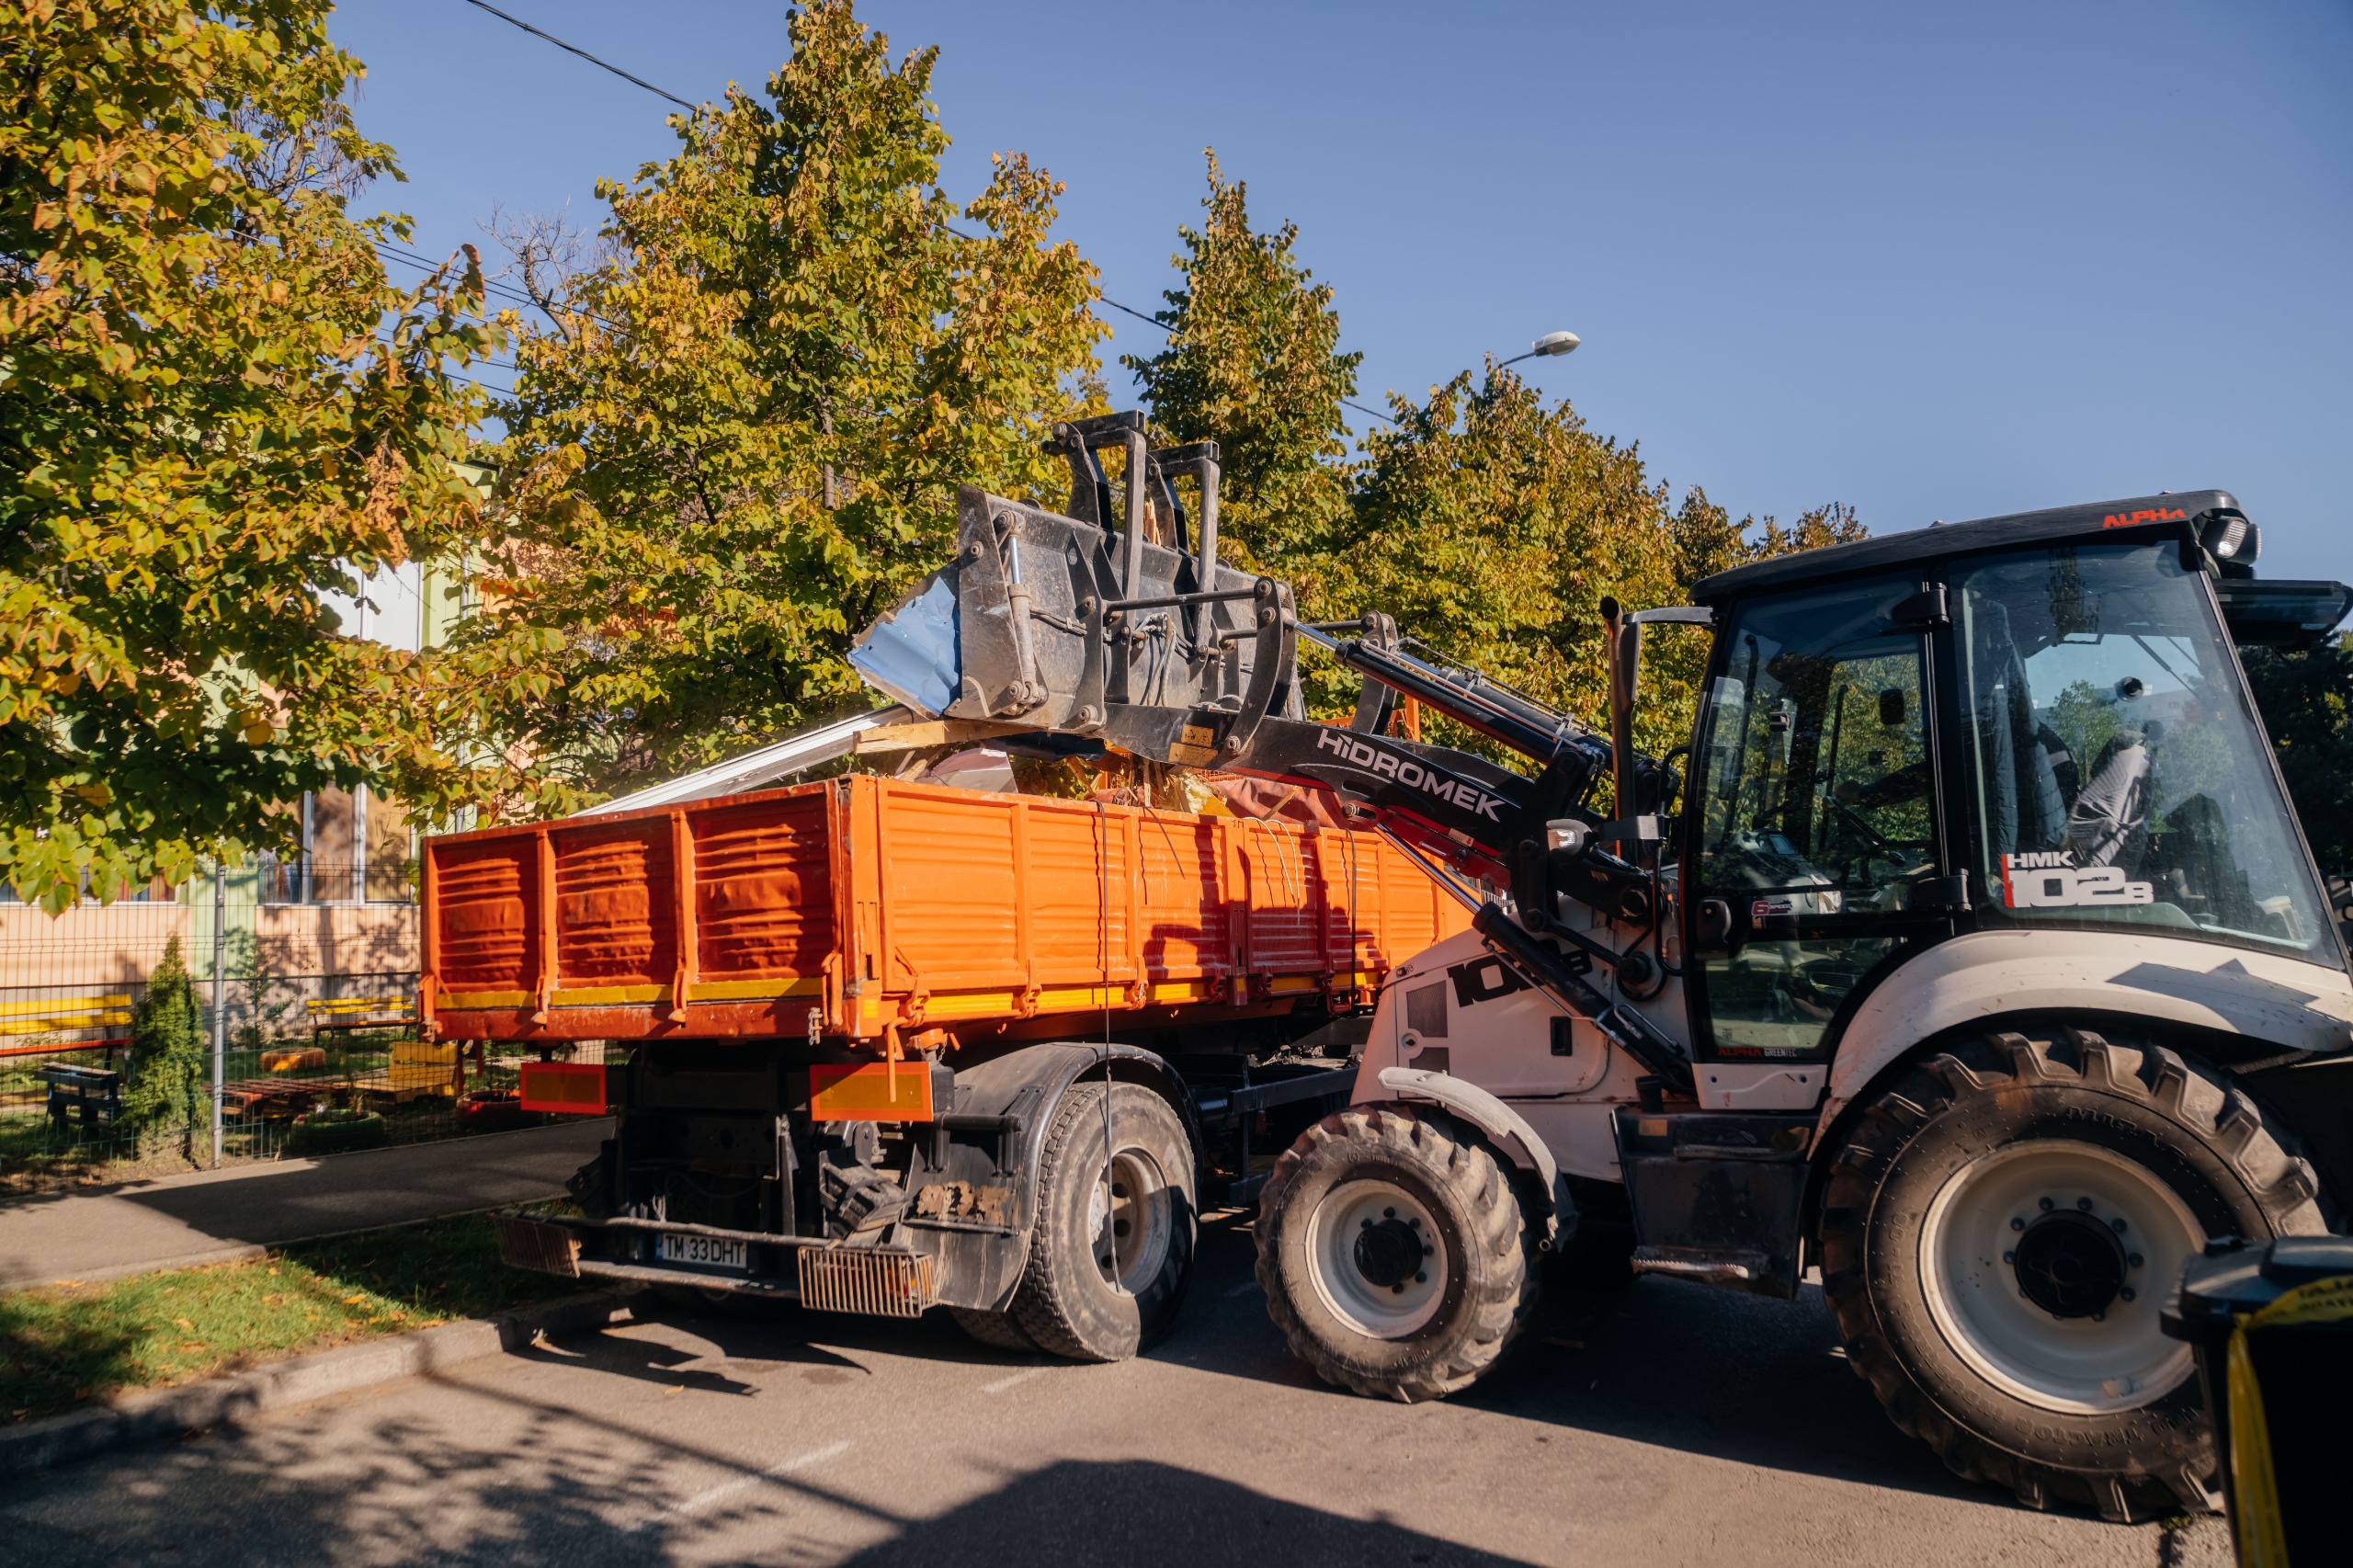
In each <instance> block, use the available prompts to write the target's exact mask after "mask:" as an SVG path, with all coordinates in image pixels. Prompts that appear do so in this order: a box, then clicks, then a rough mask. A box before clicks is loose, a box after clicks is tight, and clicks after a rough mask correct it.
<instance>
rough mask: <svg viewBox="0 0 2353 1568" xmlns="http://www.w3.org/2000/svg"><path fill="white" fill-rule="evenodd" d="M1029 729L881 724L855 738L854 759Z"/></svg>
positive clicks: (980, 722) (962, 722) (966, 722)
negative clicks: (856, 742) (856, 740)
mask: <svg viewBox="0 0 2353 1568" xmlns="http://www.w3.org/2000/svg"><path fill="white" fill-rule="evenodd" d="M1030 728H1032V726H1030V725H1028V724H999V723H995V722H992V721H989V720H986V719H925V720H921V721H918V722H915V723H913V724H883V725H881V726H879V727H877V728H875V729H871V730H868V731H866V732H864V733H861V734H860V735H859V736H858V756H870V755H871V754H873V753H875V752H892V751H921V750H923V749H924V748H925V747H926V746H955V745H968V744H972V742H974V741H988V740H995V738H996V737H997V736H999V735H1017V734H1020V733H1023V732H1024V731H1026V730H1029V729H1030Z"/></svg>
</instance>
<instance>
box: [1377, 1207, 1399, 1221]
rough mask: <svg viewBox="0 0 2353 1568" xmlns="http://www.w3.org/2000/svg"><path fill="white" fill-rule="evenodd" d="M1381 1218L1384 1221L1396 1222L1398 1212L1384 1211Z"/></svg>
mask: <svg viewBox="0 0 2353 1568" xmlns="http://www.w3.org/2000/svg"><path fill="white" fill-rule="evenodd" d="M1381 1218H1382V1219H1384V1220H1394V1219H1395V1218H1397V1210H1394V1209H1383V1210H1381Z"/></svg>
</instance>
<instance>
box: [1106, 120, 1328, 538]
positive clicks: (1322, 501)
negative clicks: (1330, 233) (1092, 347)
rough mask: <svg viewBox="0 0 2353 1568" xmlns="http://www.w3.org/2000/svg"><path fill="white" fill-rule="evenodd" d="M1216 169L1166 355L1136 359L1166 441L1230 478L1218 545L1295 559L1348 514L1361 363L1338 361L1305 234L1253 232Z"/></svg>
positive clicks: (1213, 158) (1244, 201)
mask: <svg viewBox="0 0 2353 1568" xmlns="http://www.w3.org/2000/svg"><path fill="white" fill-rule="evenodd" d="M1205 155H1206V156H1207V158H1208V160H1209V182H1210V189H1209V195H1208V196H1206V197H1204V198H1203V199H1202V201H1201V205H1202V207H1203V208H1204V209H1205V210H1207V213H1208V216H1207V217H1206V218H1205V219H1204V220H1203V221H1202V223H1201V226H1200V227H1199V229H1192V228H1185V227H1180V228H1178V230H1177V231H1176V232H1177V235H1178V237H1179V238H1180V239H1182V240H1183V242H1184V244H1185V249H1184V250H1183V251H1182V252H1180V253H1179V254H1177V255H1176V256H1172V257H1171V258H1170V260H1171V262H1172V263H1173V264H1174V265H1175V267H1176V269H1177V270H1178V271H1179V272H1181V273H1182V274H1184V281H1183V283H1182V284H1181V285H1179V286H1178V287H1177V288H1175V289H1171V290H1168V291H1167V292H1166V293H1165V295H1163V296H1162V297H1163V298H1164V299H1165V300H1166V301H1168V304H1167V308H1166V309H1165V310H1162V311H1159V312H1155V314H1154V320H1155V321H1157V322H1158V323H1159V324H1161V325H1162V326H1164V327H1165V328H1167V330H1168V342H1167V345H1166V347H1164V348H1162V349H1161V351H1160V352H1159V353H1157V354H1155V355H1153V356H1152V357H1151V358H1140V357H1138V356H1136V355H1132V354H1131V355H1124V356H1122V357H1121V358H1120V363H1121V364H1123V365H1125V366H1126V367H1127V368H1128V369H1130V370H1131V371H1133V372H1134V374H1135V378H1136V383H1137V385H1138V386H1139V387H1140V388H1141V389H1142V394H1143V401H1144V403H1145V406H1146V407H1147V408H1149V409H1150V410H1151V413H1152V418H1153V422H1154V425H1156V426H1158V427H1159V432H1160V435H1161V437H1162V438H1164V439H1165V440H1170V441H1199V440H1213V441H1215V442H1217V443H1218V449H1219V453H1220V466H1221V468H1222V478H1221V483H1220V486H1219V492H1218V506H1219V523H1218V528H1219V537H1220V538H1221V539H1222V540H1231V541H1232V543H1233V549H1232V550H1230V551H1226V552H1225V553H1227V554H1228V555H1229V556H1231V557H1232V558H1233V560H1235V561H1236V562H1284V563H1286V564H1290V563H1292V562H1296V561H1297V560H1298V559H1299V558H1300V557H1302V555H1312V554H1313V553H1314V552H1316V551H1318V550H1319V549H1320V548H1322V547H1323V546H1324V544H1325V543H1326V542H1327V541H1326V540H1324V538H1323V536H1324V533H1325V532H1326V531H1327V530H1328V529H1329V528H1331V527H1332V526H1333V525H1334V524H1335V523H1336V521H1337V519H1338V518H1339V517H1340V516H1341V515H1342V514H1343V513H1344V512H1345V511H1346V510H1347V486H1348V474H1349V471H1348V467H1347V461H1346V460H1347V456H1348V446H1347V435H1348V430H1347V420H1346V419H1344V418H1343V417H1342V415H1341V412H1340V404H1341V400H1342V399H1343V398H1346V397H1348V396H1350V395H1351V394H1353V393H1354V392H1355V391H1356V387H1357V366H1358V364H1359V363H1360V362H1361V361H1362V360H1363V358H1364V356H1363V355H1361V354H1343V353H1341V352H1339V342H1340V315H1339V312H1338V311H1337V310H1336V309H1335V308H1334V307H1333V303H1332V287H1331V285H1330V284H1328V283H1317V282H1315V281H1313V275H1312V274H1311V273H1310V272H1309V271H1308V270H1307V268H1306V267H1302V266H1301V265H1300V264H1299V262H1298V260H1297V259H1296V258H1295V257H1294V256H1293V255H1292V254H1291V253H1292V247H1293V246H1294V245H1295V244H1297V242H1298V239H1299V229H1298V226H1297V225H1296V224H1292V223H1285V224H1284V225H1283V226H1282V227H1281V228H1279V229H1277V230H1276V231H1275V232H1273V233H1265V234H1262V233H1258V232H1256V230H1254V229H1252V228H1251V227H1250V210H1249V199H1248V198H1249V190H1248V187H1246V186H1245V184H1244V183H1243V182H1242V181H1240V180H1228V179H1227V178H1226V177H1225V174H1224V171H1223V170H1222V169H1221V168H1220V167H1219V166H1218V161H1217V153H1215V152H1214V151H1211V152H1209V153H1206V154H1205Z"/></svg>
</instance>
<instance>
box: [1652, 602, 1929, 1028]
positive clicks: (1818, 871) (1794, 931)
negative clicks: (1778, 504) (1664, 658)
mask: <svg viewBox="0 0 2353 1568" xmlns="http://www.w3.org/2000/svg"><path fill="white" fill-rule="evenodd" d="M1941 604H1942V594H1941V591H1940V590H1936V589H1925V590H1924V588H1923V585H1922V584H1921V583H1920V582H1919V581H1918V579H1917V578H1916V577H1915V578H1903V579H1876V580H1870V581H1866V582H1862V583H1852V584H1845V585H1838V586H1836V587H1829V588H1823V589H1817V590H1813V591H1810V592H1805V591H1802V592H1796V593H1790V594H1782V595H1777V596H1774V597H1770V598H1763V599H1758V600H1755V601H1751V602H1748V603H1744V604H1738V605H1735V606H1733V608H1732V611H1731V614H1730V615H1729V617H1728V618H1727V620H1726V623H1725V630H1724V632H1723V634H1722V637H1721V638H1720V640H1719V641H1718V643H1717V647H1716V652H1715V658H1714V661H1713V664H1712V666H1711V678H1710V680H1709V683H1708V689H1707V692H1706V698H1705V703H1704V706H1703V710H1702V711H1701V713H1700V716H1699V729H1698V732H1697V736H1698V740H1697V749H1696V751H1695V754H1694V756H1693V761H1692V773H1693V781H1692V790H1691V808H1690V810H1689V812H1688V814H1687V817H1686V820H1685V831H1686V834H1687V838H1686V842H1685V846H1684V850H1685V852H1684V864H1685V865H1686V866H1687V867H1688V868H1689V869H1690V871H1691V881H1692V884H1693V885H1692V890H1691V894H1690V897H1689V899H1688V903H1687V916H1686V918H1687V920H1688V926H1687V938H1688V942H1689V946H1688V948H1687V949H1686V950H1687V951H1688V952H1690V953H1691V954H1692V955H1693V956H1694V959H1695V960H1696V961H1695V963H1694V964H1693V965H1691V966H1690V969H1689V979H1690V980H1691V982H1693V983H1692V985H1691V990H1692V991H1693V992H1694V993H1695V996H1694V1004H1695V1005H1694V1006H1693V1009H1692V1010H1693V1019H1692V1024H1693V1035H1694V1040H1693V1045H1694V1051H1695V1056H1696V1058H1697V1060H1699V1061H1701V1062H1711V1061H1712V1062H1741V1061H1748V1062H1807V1061H1819V1060H1822V1059H1823V1058H1824V1057H1826V1056H1827V1054H1828V1052H1829V1050H1830V1048H1831V1045H1832V1044H1833V1042H1834V1040H1835V1026H1836V1024H1837V1023H1838V1022H1839V1021H1840V1020H1841V1018H1842V1017H1843V1015H1844V1014H1845V1013H1846V1012H1847V1010H1849V1009H1850V1008H1851V1006H1853V1005H1854V1004H1855V1003H1856V1002H1857V1001H1859V999H1860V996H1861V994H1862V992H1863V991H1864V990H1866V989H1867V988H1868V986H1869V985H1870V983H1871V981H1872V980H1873V978H1874V977H1875V975H1876V974H1877V973H1878V972H1879V971H1882V970H1883V969H1885V968H1888V967H1892V966H1893V963H1894V962H1896V961H1897V960H1898V959H1899V957H1900V955H1901V954H1902V953H1904V951H1905V950H1906V949H1908V948H1910V947H1913V946H1916V945H1918V944H1920V943H1922V942H1926V941H1932V940H1934V939H1936V938H1937V937H1941V936H1944V935H1946V934H1948V933H1949V931H1950V929H1951V917H1950V913H1949V909H1950V906H1951V904H1952V903H1954V902H1955V899H1956V889H1957V887H1958V885H1959V884H1957V883H1956V882H1955V881H1952V880H1951V879H1950V877H1949V869H1950V868H1949V865H1948V864H1947V858H1946V853H1945V833H1944V828H1943V813H1942V812H1941V811H1940V809H1939V804H1938V802H1939V796H1938V789H1937V755H1936V739H1937V737H1936V733H1935V723H1934V720H1933V717H1932V715H1933V712H1934V706H1935V705H1934V696H1935V691H1934V676H1933V673H1932V665H1931V663H1930V659H1929V646H1928V644H1929V639H1930V635H1931V631H1930V627H1931V625H1932V623H1933V622H1935V621H1936V620H1938V619H1940V617H1939V615H1938V608H1939V607H1940V606H1941Z"/></svg>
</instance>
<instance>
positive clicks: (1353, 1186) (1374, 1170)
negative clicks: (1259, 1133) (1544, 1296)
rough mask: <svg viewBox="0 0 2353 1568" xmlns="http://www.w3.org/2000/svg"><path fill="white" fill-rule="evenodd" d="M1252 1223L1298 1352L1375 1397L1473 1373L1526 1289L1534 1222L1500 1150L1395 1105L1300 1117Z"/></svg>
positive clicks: (1533, 1286)
mask: <svg viewBox="0 0 2353 1568" xmlns="http://www.w3.org/2000/svg"><path fill="white" fill-rule="evenodd" d="M1257 1236H1258V1283H1259V1285H1260V1287H1261V1288H1263V1289H1264V1290H1265V1291H1266V1293H1267V1314H1268V1315H1269V1316H1271V1317H1272V1318H1273V1319H1274V1320H1275V1326H1276V1327H1278V1328H1279V1329H1281V1330H1282V1331H1283V1337H1284V1338H1285V1339H1286V1340H1288V1341H1290V1348H1291V1353H1292V1354H1293V1355H1295V1356H1297V1357H1298V1358H1300V1359H1301V1360H1302V1361H1304V1362H1306V1363H1307V1364H1308V1365H1309V1366H1310V1367H1312V1368H1313V1369H1314V1370H1315V1375H1316V1376H1317V1377H1320V1378H1322V1379H1323V1380H1324V1381H1325V1382H1328V1383H1333V1384H1336V1385H1337V1386H1339V1387H1341V1388H1346V1389H1352V1390H1354V1391H1355V1392H1358V1393H1360V1394H1364V1395H1367V1396H1368V1397H1370V1398H1374V1399H1393V1400H1397V1401H1400V1402H1401V1403H1414V1402H1415V1401H1418V1400H1428V1399H1442V1398H1444V1397H1445V1396H1446V1395H1448V1394H1450V1393H1453V1392H1456V1391H1457V1390H1460V1389H1463V1388H1467V1387H1469V1386H1470V1385H1471V1384H1472V1383H1473V1382H1475V1381H1478V1380H1479V1378H1480V1377H1481V1376H1483V1374H1484V1373H1485V1372H1486V1371H1487V1369H1489V1368H1490V1367H1493V1366H1494V1365H1495V1361H1496V1359H1497V1358H1499V1357H1501V1356H1502V1355H1503V1352H1504V1348H1505V1346H1507V1345H1509V1344H1510V1343H1511V1340H1512V1338H1513V1336H1514V1335H1516V1334H1518V1331H1519V1328H1520V1325H1521V1324H1523V1323H1524V1322H1526V1321H1527V1318H1528V1315H1529V1309H1530V1308H1531V1307H1532V1306H1534V1304H1535V1299H1536V1291H1537V1281H1536V1271H1535V1270H1534V1269H1533V1268H1532V1267H1529V1260H1530V1258H1531V1257H1532V1256H1533V1255H1534V1253H1535V1245H1534V1231H1533V1227H1532V1226H1530V1225H1529V1222H1528V1219H1527V1216H1526V1215H1525V1213H1524V1212H1523V1211H1522V1210H1521V1208H1520V1203H1519V1199H1518V1196H1517V1195H1516V1194H1515V1193H1514V1191H1513V1189H1512V1184H1511V1182H1510V1181H1509V1180H1508V1179H1507V1178H1506V1176H1505V1174H1504V1172H1503V1170H1502V1169H1501V1168H1500V1167H1499V1166H1498V1165H1496V1163H1495V1157H1494V1156H1493V1155H1492V1154H1490V1153H1488V1152H1487V1151H1486V1150H1485V1149H1483V1148H1482V1147H1480V1146H1479V1145H1478V1144H1476V1143H1473V1142H1469V1141H1468V1140H1466V1139H1463V1138H1461V1137H1459V1136H1457V1135H1456V1134H1455V1133H1454V1131H1452V1130H1451V1129H1450V1128H1449V1126H1448V1125H1447V1124H1446V1123H1445V1122H1443V1121H1440V1120H1439V1119H1436V1118H1435V1117H1427V1118H1426V1117H1424V1116H1420V1115H1416V1114H1415V1113H1414V1112H1411V1111H1408V1110H1406V1109H1404V1108H1402V1107H1398V1106H1357V1107H1353V1108H1349V1109H1347V1110H1345V1111H1342V1112H1340V1113H1339V1114H1338V1115H1336V1116H1328V1117H1325V1118H1324V1119H1323V1120H1322V1121H1320V1122H1318V1123H1316V1124H1315V1125H1314V1126H1313V1127H1311V1128H1309V1129H1308V1130H1307V1131H1305V1132H1304V1133H1302V1134H1301V1135H1300V1139H1299V1142H1296V1143H1293V1144H1292V1145H1291V1146H1290V1149H1289V1150H1288V1151H1286V1152H1285V1153H1284V1154H1283V1157H1282V1158H1281V1159H1280V1160H1279V1161H1278V1162H1277V1163H1276V1165H1275V1169H1274V1173H1273V1175H1272V1176H1269V1177H1268V1178H1267V1190H1266V1193H1265V1195H1264V1196H1263V1197H1262V1198H1261V1199H1260V1200H1259V1205H1258V1225H1257Z"/></svg>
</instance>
